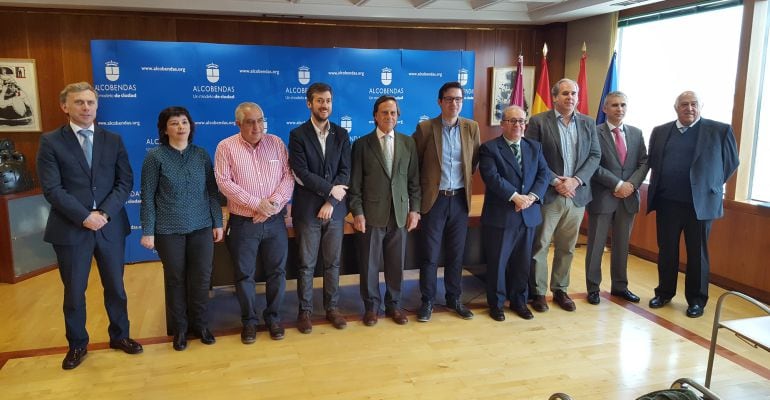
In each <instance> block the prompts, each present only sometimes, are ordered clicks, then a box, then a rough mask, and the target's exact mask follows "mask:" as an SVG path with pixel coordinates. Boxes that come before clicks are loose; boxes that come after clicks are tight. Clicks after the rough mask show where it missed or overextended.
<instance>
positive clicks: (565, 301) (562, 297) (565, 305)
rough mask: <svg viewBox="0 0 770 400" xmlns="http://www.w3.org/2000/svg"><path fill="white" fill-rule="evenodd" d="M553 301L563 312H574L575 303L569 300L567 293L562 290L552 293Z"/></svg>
mask: <svg viewBox="0 0 770 400" xmlns="http://www.w3.org/2000/svg"><path fill="white" fill-rule="evenodd" d="M553 301H554V302H555V303H556V304H558V305H559V307H561V308H562V309H563V310H564V311H575V302H574V301H572V299H570V298H569V295H567V292H565V291H563V290H558V289H557V290H556V291H555V292H553Z"/></svg>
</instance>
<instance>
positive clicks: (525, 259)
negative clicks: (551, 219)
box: [481, 223, 535, 308]
mask: <svg viewBox="0 0 770 400" xmlns="http://www.w3.org/2000/svg"><path fill="white" fill-rule="evenodd" d="M481 237H482V239H483V243H484V256H485V257H486V260H487V275H486V280H487V304H488V305H489V306H490V307H496V308H503V306H504V303H505V299H506V298H507V299H508V300H510V302H511V307H520V306H524V305H526V304H527V297H528V293H529V272H530V263H531V261H532V242H533V240H534V238H535V229H534V228H528V227H527V226H526V225H524V224H523V223H521V224H519V226H518V227H510V228H497V227H489V226H483V227H482V230H481Z"/></svg>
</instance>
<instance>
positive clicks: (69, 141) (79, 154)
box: [62, 122, 103, 177]
mask: <svg viewBox="0 0 770 400" xmlns="http://www.w3.org/2000/svg"><path fill="white" fill-rule="evenodd" d="M94 129H95V130H96V132H101V130H100V129H98V128H96V127H94ZM96 132H94V147H93V150H92V152H91V164H92V165H93V163H94V161H95V160H96V159H97V158H96V135H97V134H96ZM75 135H77V134H76V133H75V132H73V131H72V127H70V125H69V122H68V123H67V125H65V126H64V129H62V139H63V140H64V143H65V145H66V146H67V151H69V152H70V153H72V154H76V156H75V158H77V160H78V164H80V167H81V168H82V169H83V172H85V173H86V175H88V176H89V177H90V176H91V168H90V167H89V166H88V161H86V155H85V154H83V148H82V147H80V141H79V140H78V138H77V137H76V136H75ZM102 142H103V140H102Z"/></svg>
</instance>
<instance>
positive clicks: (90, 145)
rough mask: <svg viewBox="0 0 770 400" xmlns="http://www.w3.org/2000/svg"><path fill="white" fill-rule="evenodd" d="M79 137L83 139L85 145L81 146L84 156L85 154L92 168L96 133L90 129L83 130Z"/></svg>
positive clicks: (79, 132)
mask: <svg viewBox="0 0 770 400" xmlns="http://www.w3.org/2000/svg"><path fill="white" fill-rule="evenodd" d="M78 135H80V136H82V137H83V144H81V145H80V147H82V148H83V154H85V156H86V161H88V166H89V167H90V166H91V156H92V154H93V150H94V142H93V136H94V132H93V131H92V130H90V129H81V130H79V131H78Z"/></svg>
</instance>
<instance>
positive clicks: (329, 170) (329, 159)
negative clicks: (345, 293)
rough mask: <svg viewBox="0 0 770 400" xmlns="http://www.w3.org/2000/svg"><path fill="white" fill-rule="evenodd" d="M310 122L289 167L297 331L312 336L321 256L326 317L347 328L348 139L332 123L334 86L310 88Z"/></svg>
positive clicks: (293, 136) (292, 143)
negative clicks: (343, 257) (342, 285)
mask: <svg viewBox="0 0 770 400" xmlns="http://www.w3.org/2000/svg"><path fill="white" fill-rule="evenodd" d="M307 107H308V108H309V109H310V119H309V120H308V121H307V122H305V123H304V124H302V125H300V126H298V127H297V128H295V129H293V130H292V131H291V133H290V135H289V165H290V166H291V169H292V171H293V172H294V179H295V180H296V182H297V184H296V185H294V197H293V200H292V208H291V216H292V223H293V225H294V232H295V233H296V235H297V245H298V246H299V278H298V279H297V296H299V312H298V314H297V329H298V330H299V331H300V332H302V333H310V332H311V331H312V330H313V324H312V322H311V320H310V316H311V315H312V314H313V273H314V271H315V267H316V264H317V262H318V257H319V256H320V257H321V265H322V267H323V282H324V283H323V285H324V286H323V289H324V296H323V299H324V300H323V301H324V309H325V310H326V319H327V320H328V321H329V322H331V323H332V325H334V327H335V328H337V329H344V328H345V327H346V326H347V322H346V321H345V318H344V317H343V316H342V314H340V312H339V311H338V310H337V302H338V300H339V280H340V254H341V253H342V238H343V234H344V223H345V220H344V219H345V216H346V215H347V214H348V206H347V200H346V199H345V196H346V195H347V190H348V186H347V185H348V181H349V180H350V137H349V136H348V132H347V131H346V130H345V129H344V128H341V127H339V126H338V125H337V124H335V123H333V122H331V121H329V116H330V115H331V113H332V88H331V86H329V85H327V84H325V83H321V82H318V83H314V84H312V85H310V87H308V89H307Z"/></svg>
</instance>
